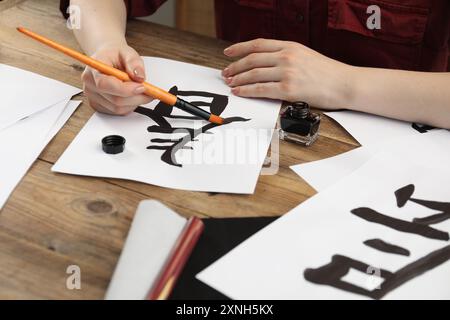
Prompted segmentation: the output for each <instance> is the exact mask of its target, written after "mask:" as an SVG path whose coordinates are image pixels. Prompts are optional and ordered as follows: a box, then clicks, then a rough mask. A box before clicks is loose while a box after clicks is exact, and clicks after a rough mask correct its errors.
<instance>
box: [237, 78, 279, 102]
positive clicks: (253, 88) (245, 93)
mask: <svg viewBox="0 0 450 320" xmlns="http://www.w3.org/2000/svg"><path fill="white" fill-rule="evenodd" d="M280 86H281V84H280V82H266V83H254V84H249V85H244V86H240V87H235V88H233V89H231V92H232V93H233V94H235V95H237V96H239V97H246V98H269V99H282V98H281V97H280V95H281V88H280Z"/></svg>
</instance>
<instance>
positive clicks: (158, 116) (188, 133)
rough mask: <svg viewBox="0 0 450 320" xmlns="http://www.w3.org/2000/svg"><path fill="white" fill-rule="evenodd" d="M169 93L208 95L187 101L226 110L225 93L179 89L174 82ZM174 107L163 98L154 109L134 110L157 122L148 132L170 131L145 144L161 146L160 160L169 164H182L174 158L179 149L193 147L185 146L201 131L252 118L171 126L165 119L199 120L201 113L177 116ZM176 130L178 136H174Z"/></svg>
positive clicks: (153, 147)
mask: <svg viewBox="0 0 450 320" xmlns="http://www.w3.org/2000/svg"><path fill="white" fill-rule="evenodd" d="M169 92H170V93H172V94H174V95H176V96H178V97H189V96H191V97H203V98H207V99H211V101H210V102H209V101H202V100H197V101H190V103H191V104H192V105H194V106H196V107H205V108H209V110H210V113H212V114H214V115H216V116H221V115H222V113H223V112H224V111H225V110H226V108H227V106H228V102H229V98H228V96H225V95H221V94H215V93H211V92H205V91H181V90H178V87H177V86H174V87H172V88H171V89H170V90H169ZM173 110H174V107H173V106H170V105H167V104H165V103H163V102H160V103H158V104H157V105H156V107H155V108H154V109H148V108H144V107H138V108H137V109H136V110H135V112H136V113H139V114H142V115H144V116H147V117H149V118H150V119H152V120H153V121H154V122H155V123H156V124H155V125H152V126H149V127H148V128H147V131H148V132H150V133H160V134H167V135H169V137H168V138H165V139H161V138H158V139H152V140H151V142H152V143H153V144H152V145H150V146H148V147H147V149H148V150H161V151H163V153H162V155H161V160H162V161H163V162H165V163H167V164H169V165H171V166H175V167H180V168H181V167H182V166H183V165H182V164H180V163H178V162H177V161H176V153H177V152H178V151H179V150H183V149H189V150H192V149H193V147H192V146H186V145H187V144H188V143H190V142H195V141H198V139H197V137H198V136H199V135H201V134H212V132H208V131H209V130H211V129H213V128H215V127H219V126H223V125H227V124H230V123H233V122H246V121H250V120H251V119H245V118H242V117H230V118H225V119H224V123H223V124H222V125H219V124H215V123H208V124H206V125H204V126H203V127H201V128H198V129H194V128H188V127H172V125H171V124H170V123H169V122H168V121H167V119H187V120H202V119H201V118H200V117H195V116H184V115H183V116H177V115H172V112H173ZM180 133H182V134H184V136H183V137H181V138H179V134H180ZM175 134H178V135H177V138H175V137H174V135H175Z"/></svg>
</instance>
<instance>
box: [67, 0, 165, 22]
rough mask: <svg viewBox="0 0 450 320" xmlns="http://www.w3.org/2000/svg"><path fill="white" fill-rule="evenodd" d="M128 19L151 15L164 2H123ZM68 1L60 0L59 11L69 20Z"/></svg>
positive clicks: (144, 0) (139, 0) (151, 0)
mask: <svg viewBox="0 0 450 320" xmlns="http://www.w3.org/2000/svg"><path fill="white" fill-rule="evenodd" d="M124 2H125V6H126V7H127V16H128V17H129V18H134V17H145V16H149V15H151V14H153V13H154V12H155V11H156V10H158V8H159V7H160V6H161V5H162V4H163V3H164V2H166V0H124ZM69 5H70V0H60V2H59V9H60V10H61V13H62V15H63V16H64V18H66V19H67V18H69V14H68V13H67V8H68V7H69Z"/></svg>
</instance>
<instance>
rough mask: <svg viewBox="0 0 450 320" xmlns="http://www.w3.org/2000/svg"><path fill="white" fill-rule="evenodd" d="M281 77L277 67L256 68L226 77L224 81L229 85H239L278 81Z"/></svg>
mask: <svg viewBox="0 0 450 320" xmlns="http://www.w3.org/2000/svg"><path fill="white" fill-rule="evenodd" d="M281 78H282V75H281V70H280V69H279V68H275V67H271V68H256V69H253V70H250V71H246V72H243V73H240V74H238V75H236V76H234V77H229V78H226V79H225V82H226V84H227V85H229V86H230V87H239V86H243V85H248V84H253V83H258V82H279V81H281Z"/></svg>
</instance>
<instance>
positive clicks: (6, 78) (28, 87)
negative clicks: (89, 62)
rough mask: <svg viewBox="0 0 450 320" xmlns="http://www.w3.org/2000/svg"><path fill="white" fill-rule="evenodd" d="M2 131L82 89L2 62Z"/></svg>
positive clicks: (0, 106)
mask: <svg viewBox="0 0 450 320" xmlns="http://www.w3.org/2000/svg"><path fill="white" fill-rule="evenodd" d="M0 87H1V91H0V92H1V96H2V101H1V103H0V130H2V129H4V128H6V127H8V126H10V125H12V124H14V123H15V122H17V121H19V120H20V119H23V118H25V117H27V116H30V115H32V114H34V113H36V112H39V111H41V110H44V109H46V108H48V107H50V106H52V105H54V104H56V103H59V102H62V101H65V100H67V99H69V98H70V97H72V96H74V95H76V94H78V93H80V92H81V90H80V89H78V88H75V87H72V86H69V85H67V84H65V83H62V82H59V81H56V80H53V79H50V78H46V77H43V76H41V75H38V74H36V73H32V72H29V71H25V70H22V69H19V68H14V67H11V66H8V65H5V64H0Z"/></svg>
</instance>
